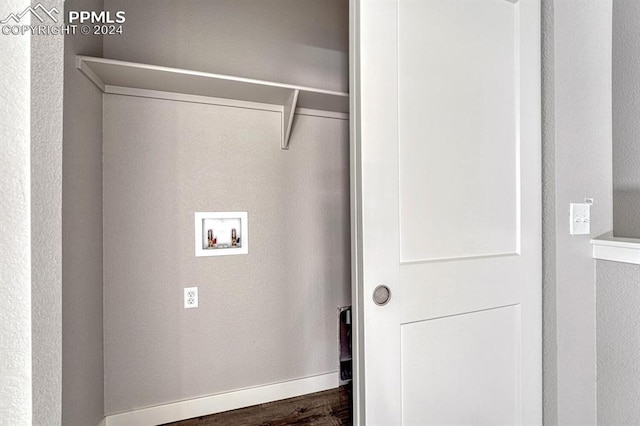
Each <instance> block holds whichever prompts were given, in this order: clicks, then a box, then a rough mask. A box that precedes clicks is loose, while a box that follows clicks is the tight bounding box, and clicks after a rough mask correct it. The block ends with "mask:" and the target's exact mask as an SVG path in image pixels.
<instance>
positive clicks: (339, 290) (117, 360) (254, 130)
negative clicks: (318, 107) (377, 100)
mask: <svg viewBox="0 0 640 426" xmlns="http://www.w3.org/2000/svg"><path fill="white" fill-rule="evenodd" d="M105 6H106V7H107V8H108V9H110V10H118V9H122V10H124V11H126V16H127V21H126V30H125V35H123V36H122V37H120V36H118V37H105V40H104V56H105V57H109V58H115V59H124V60H132V61H137V62H146V63H152V64H160V65H168V66H175V67H180V68H190V69H197V70H203V71H211V72H217V73H222V74H233V75H239V76H244V77H252V78H260V79H266V80H274V81H281V82H286V83H293V84H301V85H307V86H315V87H320V88H324V89H334V90H346V89H347V86H348V83H347V81H348V20H347V19H348V3H347V2H345V1H342V0H331V1H322V2H317V1H311V0H304V1H300V0H273V1H269V2H264V1H259V0H252V1H248V0H241V1H237V0H233V1H231V0H220V1H215V2H211V1H181V2H179V3H178V2H172V1H149V0H146V1H136V2H127V1H121V0H106V1H105ZM104 114H105V115H104V271H105V272H104V279H105V282H104V306H105V311H104V318H105V323H104V333H105V334H104V337H105V403H106V412H107V413H108V414H113V413H116V412H121V411H128V410H131V409H134V408H140V407H144V406H149V405H155V404H162V403H166V402H172V401H177V400H181V399H186V398H194V397H198V396H204V395H209V394H212V393H216V392H224V391H229V390H233V389H238V388H243V387H248V386H256V385H264V384H269V383H273V382H278V381H283V380H289V379H297V378H301V377H307V376H312V375H315V374H321V373H328V372H332V371H336V370H337V369H338V360H337V354H336V345H337V323H336V322H337V313H336V312H337V311H336V308H337V307H339V306H344V305H348V304H349V303H350V302H349V299H350V297H349V295H350V263H349V258H350V246H349V198H348V197H349V183H348V182H349V181H348V173H349V158H348V152H349V147H348V122H347V121H343V120H334V119H326V118H313V117H303V116H298V117H296V120H295V122H294V129H293V135H292V140H291V149H290V150H289V151H281V150H280V149H279V143H280V116H279V114H278V113H273V112H265V111H256V110H245V109H237V108H228V107H219V106H209V105H202V104H190V103H181V102H170V101H161V100H149V99H140V98H131V97H122V96H111V95H110V96H105V102H104ZM228 210H247V211H248V212H249V228H250V235H251V239H250V247H249V255H246V256H232V257H213V258H195V257H194V247H193V214H194V212H196V211H228ZM283 241H284V242H283ZM187 286H198V287H199V290H200V307H199V308H198V309H193V310H185V309H183V307H182V297H183V296H182V289H183V287H187Z"/></svg>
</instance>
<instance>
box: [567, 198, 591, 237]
mask: <svg viewBox="0 0 640 426" xmlns="http://www.w3.org/2000/svg"><path fill="white" fill-rule="evenodd" d="M590 233H591V204H590V203H571V204H569V234H570V235H588V234H590Z"/></svg>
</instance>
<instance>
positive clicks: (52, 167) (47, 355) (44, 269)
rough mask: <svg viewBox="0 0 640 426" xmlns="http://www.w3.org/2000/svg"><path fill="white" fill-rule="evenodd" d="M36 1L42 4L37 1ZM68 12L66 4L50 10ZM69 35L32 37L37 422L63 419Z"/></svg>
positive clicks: (50, 2) (34, 386) (32, 188)
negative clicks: (65, 109) (64, 159)
mask: <svg viewBox="0 0 640 426" xmlns="http://www.w3.org/2000/svg"><path fill="white" fill-rule="evenodd" d="M33 3H36V2H35V1H34V2H33ZM53 6H55V7H57V8H58V10H60V11H62V10H63V9H64V2H63V1H62V0H57V1H49V2H47V7H53ZM63 85H64V37H59V36H52V37H33V38H32V39H31V217H32V220H31V241H32V246H31V271H32V275H31V304H32V326H31V328H32V339H33V342H32V358H33V423H34V424H36V425H44V424H55V423H60V421H61V418H62V417H61V416H62V405H61V393H62V392H61V390H62V195H61V191H62V115H63V112H62V92H63Z"/></svg>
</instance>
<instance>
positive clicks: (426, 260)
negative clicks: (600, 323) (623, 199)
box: [351, 0, 542, 426]
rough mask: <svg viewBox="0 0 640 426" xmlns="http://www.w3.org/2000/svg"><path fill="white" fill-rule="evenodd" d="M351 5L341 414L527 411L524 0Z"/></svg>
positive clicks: (536, 59)
mask: <svg viewBox="0 0 640 426" xmlns="http://www.w3.org/2000/svg"><path fill="white" fill-rule="evenodd" d="M351 6H352V22H351V25H352V49H353V50H352V58H353V63H352V86H351V90H352V93H353V94H354V97H353V101H352V102H353V104H352V106H353V107H354V109H353V111H354V116H353V120H354V126H353V129H352V131H353V133H352V136H353V140H354V144H353V152H352V153H353V157H352V158H353V161H354V162H353V174H352V178H353V194H354V195H353V201H354V208H355V209H354V210H355V212H356V215H355V218H356V219H355V220H356V222H355V223H354V233H355V236H356V241H357V243H356V244H355V246H354V250H355V259H356V262H355V265H356V266H355V277H356V281H357V288H356V291H355V293H354V305H355V306H356V315H357V322H358V324H359V328H358V330H357V333H356V345H355V346H356V348H357V349H356V356H357V359H358V361H359V362H358V364H357V370H356V387H355V395H356V397H357V398H359V403H360V405H359V406H357V407H356V408H359V410H357V411H356V422H357V424H366V425H369V426H372V425H441V424H457V425H480V424H484V425H515V424H541V423H542V399H541V393H542V371H541V352H542V344H541V184H540V180H541V176H540V169H541V165H540V1H539V0H513V1H511V0H353V1H352V5H351ZM378 286H385V287H382V288H381V289H379V292H378V294H377V296H378V299H379V300H378V302H383V301H384V299H385V297H384V291H385V290H386V289H388V290H389V291H390V294H391V296H390V299H389V300H388V303H386V304H384V305H381V306H379V305H377V304H376V303H375V301H374V291H375V289H376V288H377V287H378Z"/></svg>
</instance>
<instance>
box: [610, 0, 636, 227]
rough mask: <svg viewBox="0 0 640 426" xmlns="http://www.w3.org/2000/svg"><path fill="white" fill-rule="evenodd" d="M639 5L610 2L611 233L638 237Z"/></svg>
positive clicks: (627, 1) (625, 0)
mask: <svg viewBox="0 0 640 426" xmlns="http://www.w3.org/2000/svg"><path fill="white" fill-rule="evenodd" d="M639 48H640V2H638V1H637V0H614V1H613V124H614V125H613V164H614V167H613V200H614V204H613V233H614V235H615V236H618V237H632V238H640V221H639V220H638V214H639V213H640V119H639V118H640V50H639Z"/></svg>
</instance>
